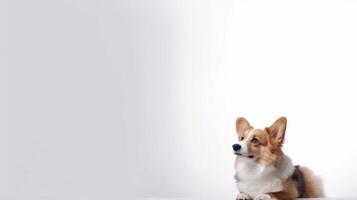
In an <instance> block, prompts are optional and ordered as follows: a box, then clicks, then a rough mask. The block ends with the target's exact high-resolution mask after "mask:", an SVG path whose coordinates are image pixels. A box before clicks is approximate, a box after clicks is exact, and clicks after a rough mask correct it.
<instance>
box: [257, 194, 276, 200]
mask: <svg viewBox="0 0 357 200" xmlns="http://www.w3.org/2000/svg"><path fill="white" fill-rule="evenodd" d="M254 200H273V198H272V197H271V196H270V195H268V194H260V195H258V196H256V197H255V198H254Z"/></svg>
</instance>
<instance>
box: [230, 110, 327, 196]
mask: <svg viewBox="0 0 357 200" xmlns="http://www.w3.org/2000/svg"><path fill="white" fill-rule="evenodd" d="M236 129H237V134H238V138H239V142H238V143H237V144H234V145H233V150H234V153H235V154H236V155H237V158H236V162H235V170H236V174H235V179H236V182H237V187H238V190H239V191H240V194H238V196H237V199H238V200H248V199H256V200H263V199H264V200H265V199H279V200H283V199H295V198H297V197H303V198H309V197H323V196H324V195H323V191H322V184H321V181H320V180H319V178H318V177H316V176H315V175H314V174H313V173H312V172H311V171H310V170H309V169H307V168H305V167H299V166H294V165H293V164H292V161H291V159H290V158H289V157H288V156H286V155H285V154H284V153H283V152H282V151H281V147H282V144H283V141H284V136H285V129H286V118H285V117H281V118H279V119H278V120H277V121H276V122H275V123H274V124H273V125H271V126H270V127H268V128H265V129H264V130H261V129H254V128H253V127H252V126H251V125H250V124H249V123H248V121H247V120H246V119H244V118H238V119H237V122H236Z"/></svg>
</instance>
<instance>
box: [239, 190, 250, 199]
mask: <svg viewBox="0 0 357 200" xmlns="http://www.w3.org/2000/svg"><path fill="white" fill-rule="evenodd" d="M250 199H251V198H250V197H249V196H248V195H247V194H245V193H242V192H241V193H239V194H238V195H237V198H236V200H250Z"/></svg>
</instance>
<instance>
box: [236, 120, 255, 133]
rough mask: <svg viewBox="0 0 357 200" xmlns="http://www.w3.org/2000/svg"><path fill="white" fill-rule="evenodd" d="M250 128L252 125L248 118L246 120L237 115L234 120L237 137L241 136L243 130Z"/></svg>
mask: <svg viewBox="0 0 357 200" xmlns="http://www.w3.org/2000/svg"><path fill="white" fill-rule="evenodd" d="M251 128H253V127H252V126H251V125H250V124H249V122H248V120H246V119H245V118H244V117H238V119H237V120H236V130H237V134H238V136H239V137H242V136H243V133H244V131H245V130H247V129H251Z"/></svg>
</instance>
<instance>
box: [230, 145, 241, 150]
mask: <svg viewBox="0 0 357 200" xmlns="http://www.w3.org/2000/svg"><path fill="white" fill-rule="evenodd" d="M232 147H233V150H234V151H238V150H239V149H240V148H242V147H241V146H240V145H239V144H233V146H232Z"/></svg>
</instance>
